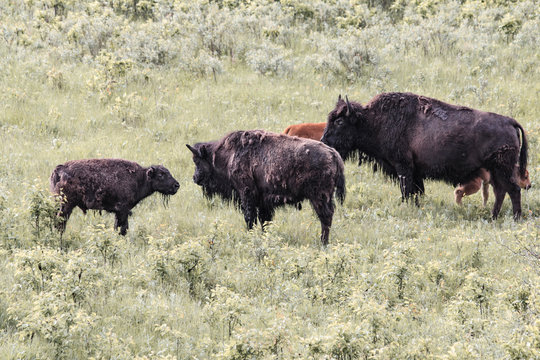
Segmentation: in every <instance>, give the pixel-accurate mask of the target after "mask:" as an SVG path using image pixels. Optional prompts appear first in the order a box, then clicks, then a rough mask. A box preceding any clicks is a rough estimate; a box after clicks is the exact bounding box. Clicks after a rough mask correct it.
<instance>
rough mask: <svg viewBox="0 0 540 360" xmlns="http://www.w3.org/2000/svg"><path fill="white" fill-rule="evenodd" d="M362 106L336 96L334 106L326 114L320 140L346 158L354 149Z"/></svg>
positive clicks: (355, 147)
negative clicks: (324, 126) (326, 117)
mask: <svg viewBox="0 0 540 360" xmlns="http://www.w3.org/2000/svg"><path fill="white" fill-rule="evenodd" d="M362 110H363V109H362V106H361V105H360V104H356V103H355V104H351V103H350V102H349V99H348V98H347V97H345V101H344V100H343V99H342V98H341V95H340V96H339V97H338V101H337V103H336V107H335V108H334V110H332V111H331V112H330V113H329V114H328V121H327V123H326V128H325V129H324V133H323V136H322V138H321V141H322V142H323V143H324V144H326V145H328V146H331V147H333V148H334V149H336V150H337V151H338V152H339V155H341V157H342V158H343V160H346V159H347V158H348V157H349V155H351V153H353V152H354V151H355V150H356V149H357V146H356V142H357V140H358V137H359V130H358V122H359V120H360V118H361V111H362Z"/></svg>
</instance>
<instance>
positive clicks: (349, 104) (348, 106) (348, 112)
mask: <svg viewBox="0 0 540 360" xmlns="http://www.w3.org/2000/svg"><path fill="white" fill-rule="evenodd" d="M345 103H346V104H347V114H346V116H349V115H350V114H351V103H350V102H349V97H348V96H347V95H345Z"/></svg>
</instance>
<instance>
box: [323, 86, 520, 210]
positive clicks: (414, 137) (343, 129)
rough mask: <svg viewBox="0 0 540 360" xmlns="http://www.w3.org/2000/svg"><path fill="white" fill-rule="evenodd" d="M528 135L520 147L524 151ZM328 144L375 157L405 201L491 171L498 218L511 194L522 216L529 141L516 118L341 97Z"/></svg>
mask: <svg viewBox="0 0 540 360" xmlns="http://www.w3.org/2000/svg"><path fill="white" fill-rule="evenodd" d="M520 134H521V146H520ZM321 141H322V142H323V143H325V144H327V145H330V146H332V147H334V148H335V149H336V150H337V151H338V152H339V153H340V155H341V156H342V157H343V158H344V159H346V158H347V157H348V156H349V155H350V154H352V153H354V152H355V151H360V152H362V153H364V154H366V155H367V156H368V157H370V158H373V159H374V160H375V161H376V162H377V163H378V164H379V165H381V166H380V167H381V168H382V170H383V171H384V172H385V173H387V174H388V175H390V176H392V177H394V178H396V179H397V180H398V181H399V185H400V189H401V195H402V199H404V200H408V199H409V198H411V197H413V196H414V197H415V200H416V202H417V204H418V195H420V194H423V193H424V179H426V178H427V179H440V180H443V181H446V182H448V183H451V184H453V185H454V186H455V185H457V184H464V183H467V182H469V181H471V180H473V179H475V178H477V177H479V176H480V172H481V169H482V168H484V169H486V170H488V171H489V172H490V174H491V184H492V186H493V191H494V193H495V205H494V206H493V211H492V217H493V218H494V219H495V218H497V216H498V214H499V212H500V209H501V206H502V203H503V200H504V197H505V195H506V193H508V194H509V195H510V199H511V201H512V207H513V214H514V219H516V220H517V219H519V218H520V216H521V194H520V187H519V185H518V183H517V181H516V179H515V177H514V176H513V173H514V166H515V164H516V163H518V164H519V174H520V176H524V174H525V171H526V170H527V138H526V136H525V131H524V130H523V128H522V127H521V125H520V124H519V123H518V122H517V121H516V120H514V119H512V118H509V117H506V116H502V115H498V114H494V113H489V112H483V111H479V110H475V109H471V108H468V107H464V106H455V105H450V104H447V103H444V102H442V101H439V100H436V99H432V98H429V97H425V96H420V95H416V94H412V93H382V94H379V95H377V96H375V97H374V98H373V99H372V100H371V101H370V102H369V103H367V104H366V105H365V106H362V105H361V104H360V103H357V102H349V99H348V98H347V97H346V98H345V100H343V99H342V98H341V96H340V97H339V98H338V101H337V104H336V106H335V108H334V110H332V111H331V112H330V113H329V114H328V121H327V124H326V128H325V131H324V134H323V136H322V139H321Z"/></svg>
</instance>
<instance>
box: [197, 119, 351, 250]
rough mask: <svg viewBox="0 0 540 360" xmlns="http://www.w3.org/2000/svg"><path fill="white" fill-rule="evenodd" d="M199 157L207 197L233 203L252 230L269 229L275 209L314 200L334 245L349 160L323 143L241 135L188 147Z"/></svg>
mask: <svg viewBox="0 0 540 360" xmlns="http://www.w3.org/2000/svg"><path fill="white" fill-rule="evenodd" d="M187 147H188V148H189V150H191V152H192V153H193V161H194V163H195V166H196V168H195V174H194V175H193V181H194V182H195V183H196V184H197V185H200V186H201V187H202V190H203V193H204V194H205V196H207V197H213V196H215V195H219V196H221V197H222V198H224V199H226V200H232V201H233V202H235V203H236V205H238V206H239V207H240V208H241V210H242V212H243V213H244V219H245V221H246V224H247V227H248V228H249V229H251V228H252V227H253V224H254V223H256V222H257V218H258V220H259V222H260V223H261V226H263V229H264V223H265V222H266V221H270V220H272V218H273V216H274V210H275V208H277V207H279V206H282V205H285V204H291V205H298V204H299V203H300V202H301V201H302V200H304V199H309V201H310V202H311V205H312V206H313V209H314V210H315V212H316V213H317V216H318V217H319V220H320V222H321V228H322V233H321V241H322V243H323V245H326V244H328V234H329V232H330V226H331V225H332V216H333V214H334V203H333V195H334V190H335V191H336V195H337V197H338V198H339V200H340V201H341V202H343V199H344V197H345V177H344V175H343V161H342V160H341V158H340V156H339V154H338V153H337V151H335V150H334V149H332V148H330V147H328V146H326V145H324V144H323V143H321V142H319V141H313V140H310V139H302V138H298V137H291V136H286V135H283V134H275V133H270V132H265V131H262V130H252V131H235V132H232V133H230V134H228V135H226V136H225V137H223V138H222V139H221V140H218V141H212V142H204V143H198V144H195V145H193V146H190V145H187Z"/></svg>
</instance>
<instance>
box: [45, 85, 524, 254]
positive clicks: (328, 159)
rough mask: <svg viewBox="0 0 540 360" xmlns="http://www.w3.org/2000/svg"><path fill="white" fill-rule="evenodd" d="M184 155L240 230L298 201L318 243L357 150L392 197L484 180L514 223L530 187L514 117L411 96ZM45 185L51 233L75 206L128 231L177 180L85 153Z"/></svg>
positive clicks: (381, 98)
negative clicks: (314, 223)
mask: <svg viewBox="0 0 540 360" xmlns="http://www.w3.org/2000/svg"><path fill="white" fill-rule="evenodd" d="M187 147H188V149H189V150H190V151H191V153H192V155H193V162H194V163H195V174H194V175H193V181H194V182H195V183H196V184H197V185H199V186H201V188H202V191H203V193H204V195H205V196H206V197H210V198H211V197H213V196H215V195H218V196H220V197H221V198H223V199H225V200H227V201H232V202H234V203H235V204H236V205H237V206H238V207H239V208H240V209H241V210H242V212H243V214H244V219H245V221H246V224H247V227H248V228H250V229H251V228H252V227H253V225H254V224H256V223H257V221H258V222H259V223H260V224H261V226H262V227H263V229H264V226H265V223H266V222H268V221H271V220H272V218H273V215H274V211H275V209H276V208H277V207H279V206H282V205H286V204H290V205H295V206H296V207H297V208H299V209H300V208H301V202H302V201H303V200H305V199H308V200H309V201H310V203H311V205H312V207H313V209H314V211H315V213H316V214H317V216H318V218H319V220H320V222H321V241H322V244H323V245H327V244H328V236H329V232H330V227H331V225H332V217H333V214H334V201H333V197H334V193H335V194H336V196H337V198H338V199H339V200H340V202H343V200H344V198H345V176H344V165H343V161H344V160H347V159H348V158H349V157H350V156H351V155H353V154H358V156H359V158H360V160H361V161H362V160H366V161H369V162H372V163H373V168H374V170H379V169H380V170H381V171H382V172H384V173H385V174H386V175H388V176H389V177H391V178H392V179H394V180H395V181H396V183H398V184H399V187H400V189H401V196H402V200H409V199H412V198H414V200H415V202H416V203H417V204H418V196H419V195H421V194H423V193H424V179H438V180H443V181H445V182H448V183H450V184H452V185H454V186H458V187H457V188H456V190H455V199H456V202H457V203H458V204H460V203H461V198H462V197H463V196H464V195H470V194H473V193H475V192H477V191H478V190H479V189H480V188H481V187H482V188H483V199H484V205H485V203H486V200H487V197H488V187H489V185H490V184H491V186H492V187H493V192H494V194H495V204H494V206H493V211H492V216H493V218H496V217H497V216H498V214H499V211H500V209H501V205H502V202H503V200H504V197H505V195H506V193H508V194H509V196H510V200H511V201H512V209H513V214H514V219H515V220H517V219H519V218H520V216H521V188H524V189H528V188H529V187H530V186H531V182H530V180H529V173H528V171H527V138H526V136H525V131H524V130H523V128H522V127H521V125H520V124H519V123H518V122H517V121H516V120H514V119H512V118H510V117H506V116H502V115H498V114H494V113H490V112H483V111H479V110H475V109H471V108H468V107H464V106H455V105H450V104H447V103H444V102H442V101H439V100H436V99H433V98H429V97H425V96H420V95H415V94H412V93H382V94H379V95H377V96H375V97H374V98H373V99H371V101H369V102H368V103H367V104H366V105H362V104H360V103H357V102H349V99H348V98H347V97H345V99H342V98H341V96H339V98H338V101H337V104H336V106H335V108H334V109H333V110H332V111H331V112H330V113H329V114H328V119H327V121H326V122H323V123H310V124H298V125H291V126H289V127H288V128H287V129H286V130H285V132H284V133H283V134H276V133H271V132H267V131H263V130H250V131H235V132H232V133H230V134H228V135H225V136H224V137H223V138H222V139H220V140H216V141H210V142H199V143H196V144H194V145H187ZM50 186H51V191H52V192H53V193H55V194H57V195H58V196H60V197H61V208H60V210H59V213H58V216H59V217H60V220H61V221H60V222H59V223H60V225H59V228H60V231H64V229H65V226H66V222H67V220H68V219H69V216H70V214H71V212H72V211H73V209H74V208H75V207H79V208H81V209H82V210H83V212H86V210H88V209H93V210H105V211H108V212H112V213H114V214H115V216H116V220H115V229H118V228H120V233H121V234H122V235H125V234H126V231H127V229H128V217H129V215H130V214H131V209H132V208H133V207H134V206H135V205H137V204H138V203H139V202H140V201H141V200H142V199H144V198H145V197H147V196H149V195H151V194H153V193H154V192H156V191H157V192H159V193H161V194H162V195H163V196H164V197H165V198H167V197H168V196H171V195H174V194H175V193H176V192H177V191H178V189H179V187H180V184H179V183H178V181H176V180H175V179H174V177H173V176H172V175H171V173H170V172H169V170H167V169H166V168H165V167H163V166H161V165H153V166H150V167H148V168H145V167H142V166H140V165H139V164H137V163H135V162H132V161H127V160H121V159H85V160H73V161H68V162H66V163H64V164H62V165H58V166H57V167H56V168H55V169H54V171H53V173H52V175H51V177H50Z"/></svg>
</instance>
